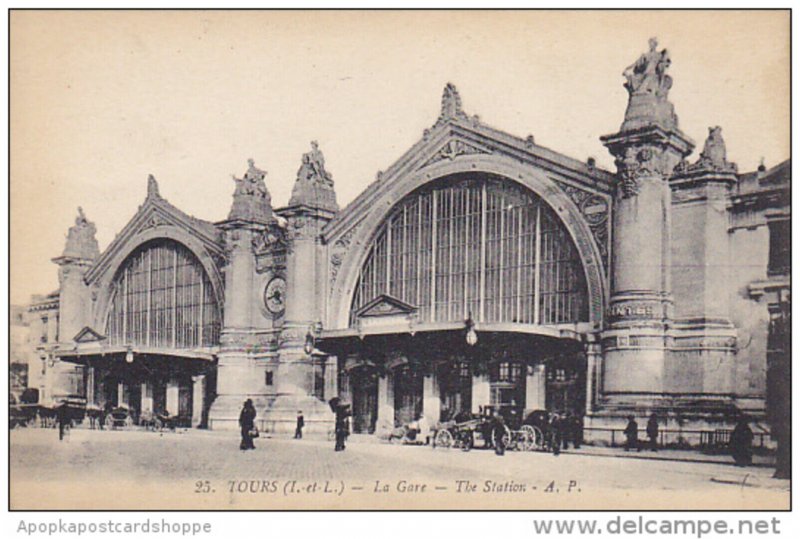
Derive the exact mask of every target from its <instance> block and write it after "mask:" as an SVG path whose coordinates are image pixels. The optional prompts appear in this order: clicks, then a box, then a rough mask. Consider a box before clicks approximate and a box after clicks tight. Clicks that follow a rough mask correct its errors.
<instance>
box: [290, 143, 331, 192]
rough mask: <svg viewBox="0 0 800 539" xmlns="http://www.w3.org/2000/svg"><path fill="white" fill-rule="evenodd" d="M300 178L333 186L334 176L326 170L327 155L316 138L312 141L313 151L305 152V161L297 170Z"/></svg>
mask: <svg viewBox="0 0 800 539" xmlns="http://www.w3.org/2000/svg"><path fill="white" fill-rule="evenodd" d="M297 179H298V180H308V181H312V182H316V183H321V184H324V185H326V186H328V187H333V177H332V176H331V174H330V172H328V171H327V170H325V156H324V155H322V150H320V149H319V144H318V143H317V141H316V140H312V141H311V151H310V152H307V153H304V154H303V163H302V165H300V170H298V171H297Z"/></svg>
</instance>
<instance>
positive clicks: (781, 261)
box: [767, 219, 792, 275]
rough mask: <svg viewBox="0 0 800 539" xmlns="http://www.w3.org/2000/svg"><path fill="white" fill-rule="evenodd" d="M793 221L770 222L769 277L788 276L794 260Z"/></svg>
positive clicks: (778, 220) (777, 220)
mask: <svg viewBox="0 0 800 539" xmlns="http://www.w3.org/2000/svg"><path fill="white" fill-rule="evenodd" d="M791 241H792V221H791V220H790V219H776V220H774V221H770V222H769V264H768V266H767V275H788V274H789V271H790V270H791V260H792V245H791Z"/></svg>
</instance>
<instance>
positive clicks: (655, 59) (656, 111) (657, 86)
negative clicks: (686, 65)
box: [621, 38, 678, 131]
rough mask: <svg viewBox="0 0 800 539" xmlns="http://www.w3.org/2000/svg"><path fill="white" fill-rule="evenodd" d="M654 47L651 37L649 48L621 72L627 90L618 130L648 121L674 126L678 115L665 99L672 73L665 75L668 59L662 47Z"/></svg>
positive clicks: (642, 125) (645, 125) (666, 127)
mask: <svg viewBox="0 0 800 539" xmlns="http://www.w3.org/2000/svg"><path fill="white" fill-rule="evenodd" d="M657 47H658V41H657V40H656V39H655V38H651V39H650V50H649V51H648V52H646V53H644V54H642V55H641V56H640V57H639V59H637V60H636V61H635V62H634V63H633V64H631V65H630V66H628V67H627V68H626V69H625V71H624V72H623V73H622V74H623V76H624V77H625V88H626V89H627V90H628V94H629V99H628V109H627V110H626V112H625V121H624V122H623V123H622V128H621V130H622V131H626V130H629V129H639V128H641V127H647V126H652V125H658V126H661V127H663V128H665V129H676V128H677V127H678V117H677V116H676V115H675V110H674V108H673V106H672V103H670V102H669V101H668V100H667V97H668V94H669V90H670V88H671V87H672V77H670V76H669V75H667V69H668V68H669V66H670V64H671V60H670V57H669V53H668V52H667V50H666V49H663V50H661V51H658V50H657Z"/></svg>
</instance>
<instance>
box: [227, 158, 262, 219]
mask: <svg viewBox="0 0 800 539" xmlns="http://www.w3.org/2000/svg"><path fill="white" fill-rule="evenodd" d="M247 165H248V168H247V172H245V174H244V178H237V177H236V176H235V175H232V176H233V181H234V182H236V189H235V190H234V192H233V206H232V207H231V211H230V214H229V215H228V219H242V220H246V221H257V222H268V221H270V220H271V219H272V197H270V194H269V191H267V186H266V184H265V182H264V178H266V176H267V173H266V172H265V171H263V170H261V169H260V168H258V167H256V164H255V161H253V160H252V159H248V160H247Z"/></svg>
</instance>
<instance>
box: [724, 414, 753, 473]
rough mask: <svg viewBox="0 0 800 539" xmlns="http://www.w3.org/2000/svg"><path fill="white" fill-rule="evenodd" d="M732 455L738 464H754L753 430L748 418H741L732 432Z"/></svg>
mask: <svg viewBox="0 0 800 539" xmlns="http://www.w3.org/2000/svg"><path fill="white" fill-rule="evenodd" d="M730 447H731V455H732V456H733V460H734V461H735V462H736V465H737V466H749V465H751V464H753V431H752V430H751V429H750V425H748V424H747V419H746V418H744V417H741V418H739V421H738V422H737V423H736V427H735V428H734V429H733V432H732V433H731V441H730Z"/></svg>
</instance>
